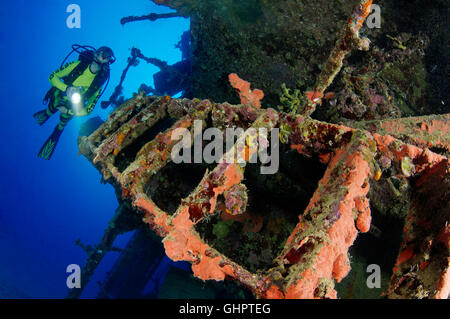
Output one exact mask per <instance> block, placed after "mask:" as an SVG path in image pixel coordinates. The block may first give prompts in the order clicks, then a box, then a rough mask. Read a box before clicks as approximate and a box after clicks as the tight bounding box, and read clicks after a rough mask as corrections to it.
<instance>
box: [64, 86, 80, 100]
mask: <svg viewBox="0 0 450 319" xmlns="http://www.w3.org/2000/svg"><path fill="white" fill-rule="evenodd" d="M78 90H79V89H78V88H77V87H76V86H68V87H67V89H66V96H67V97H68V98H69V100H70V97H71V96H72V95H73V94H74V93H76V92H78Z"/></svg>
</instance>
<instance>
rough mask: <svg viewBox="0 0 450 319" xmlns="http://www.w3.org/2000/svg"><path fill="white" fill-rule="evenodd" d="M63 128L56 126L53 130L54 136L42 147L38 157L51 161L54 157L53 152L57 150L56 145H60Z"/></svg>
mask: <svg viewBox="0 0 450 319" xmlns="http://www.w3.org/2000/svg"><path fill="white" fill-rule="evenodd" d="M63 130H64V127H63V128H60V125H59V124H58V125H56V127H55V129H54V130H53V133H52V135H50V137H49V138H48V139H47V141H45V143H44V145H42V147H41V150H40V151H39V154H38V156H39V157H40V158H43V159H46V160H49V159H50V157H52V154H53V151H54V150H55V147H56V144H57V143H58V140H59V137H60V136H61V133H62V131H63Z"/></svg>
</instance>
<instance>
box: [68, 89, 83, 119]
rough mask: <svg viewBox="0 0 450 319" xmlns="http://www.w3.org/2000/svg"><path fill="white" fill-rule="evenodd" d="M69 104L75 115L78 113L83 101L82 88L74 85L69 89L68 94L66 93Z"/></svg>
mask: <svg viewBox="0 0 450 319" xmlns="http://www.w3.org/2000/svg"><path fill="white" fill-rule="evenodd" d="M68 98H69V101H70V106H71V109H72V111H73V113H74V114H75V115H79V114H80V112H81V111H82V109H83V106H84V101H83V88H82V87H75V88H73V89H72V90H70V94H69V95H68Z"/></svg>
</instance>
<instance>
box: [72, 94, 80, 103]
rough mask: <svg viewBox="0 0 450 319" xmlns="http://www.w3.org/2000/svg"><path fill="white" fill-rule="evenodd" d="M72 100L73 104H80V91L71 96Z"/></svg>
mask: <svg viewBox="0 0 450 319" xmlns="http://www.w3.org/2000/svg"><path fill="white" fill-rule="evenodd" d="M70 102H72V104H78V103H80V102H81V94H80V93H78V92H75V93H74V94H72V96H71V97H70Z"/></svg>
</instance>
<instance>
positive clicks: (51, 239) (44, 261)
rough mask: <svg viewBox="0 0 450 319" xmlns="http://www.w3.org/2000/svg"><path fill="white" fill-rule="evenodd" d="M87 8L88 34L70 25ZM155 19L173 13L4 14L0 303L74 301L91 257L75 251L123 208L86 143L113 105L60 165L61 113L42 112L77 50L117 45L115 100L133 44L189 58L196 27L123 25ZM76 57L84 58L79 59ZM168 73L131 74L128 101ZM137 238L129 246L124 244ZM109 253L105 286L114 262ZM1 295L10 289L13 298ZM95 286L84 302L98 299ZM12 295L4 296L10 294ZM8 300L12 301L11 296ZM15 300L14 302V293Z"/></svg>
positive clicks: (64, 139) (31, 4)
mask: <svg viewBox="0 0 450 319" xmlns="http://www.w3.org/2000/svg"><path fill="white" fill-rule="evenodd" d="M71 3H75V4H78V5H79V6H80V7H81V29H69V28H68V27H67V26H66V19H67V17H68V15H69V13H66V7H67V6H68V5H69V4H71ZM150 12H157V13H165V12H171V10H170V9H169V8H166V7H162V6H157V5H155V4H153V3H152V2H151V1H148V0H132V1H117V0H114V1H107V0H95V1H89V0H70V1H63V0H42V1H29V0H14V1H12V0H6V1H2V5H1V8H0V26H1V27H0V45H1V50H0V71H1V80H0V97H1V106H0V119H1V126H0V132H1V134H0V138H1V144H0V145H1V146H2V148H1V156H0V161H1V163H0V174H1V175H0V178H1V183H0V203H1V206H0V207H1V208H0V298H5V297H16V296H19V297H29V298H62V297H65V295H66V293H67V287H66V276H67V273H66V267H67V265H69V264H79V265H83V263H84V260H85V257H86V254H85V252H84V251H83V250H82V249H81V248H80V247H78V246H76V245H75V244H74V241H75V240H76V239H77V238H81V240H82V242H83V243H85V244H96V243H97V242H98V241H99V240H100V238H101V237H102V235H103V231H104V229H105V228H106V225H107V223H108V221H109V220H110V218H111V217H112V216H113V214H114V211H115V209H116V208H117V199H116V197H115V195H114V191H113V188H112V187H111V186H110V185H103V184H101V183H100V178H101V176H100V174H99V172H98V171H97V170H96V169H95V168H94V167H93V166H92V165H91V164H90V163H89V162H88V161H87V160H86V159H85V158H84V157H83V156H78V147H77V144H76V138H77V135H78V130H79V127H80V124H81V123H83V122H85V121H86V120H87V119H88V118H90V117H94V116H100V117H102V118H103V119H106V118H107V116H108V114H109V112H111V107H110V108H108V109H107V110H102V109H101V108H100V101H99V102H98V103H97V107H96V108H95V110H94V111H93V112H92V113H91V114H90V116H89V117H83V118H77V119H73V120H71V121H70V123H69V124H68V125H67V127H66V128H65V130H64V132H63V134H62V136H61V139H60V141H59V143H58V146H57V148H56V150H55V153H54V154H53V157H52V159H51V160H50V161H45V160H42V159H39V158H38V157H37V153H38V151H39V149H40V147H41V145H42V144H43V143H44V141H45V140H46V138H47V137H48V136H49V135H50V134H51V132H52V130H53V128H54V126H55V125H56V124H57V123H58V120H59V115H56V114H55V115H54V116H53V117H52V118H51V119H50V120H49V121H48V122H47V123H45V124H44V125H43V126H42V127H39V126H38V125H37V123H36V122H35V120H34V118H33V117H32V114H33V113H35V112H36V111H38V110H40V109H43V108H44V106H43V105H42V103H41V101H42V98H43V95H44V94H45V92H46V91H47V90H48V88H49V87H50V84H49V82H48V76H49V74H50V73H51V72H53V71H54V70H55V69H57V68H58V67H59V65H60V63H61V61H62V60H63V59H64V57H65V56H66V55H67V53H68V52H69V51H70V47H71V45H72V44H74V43H79V44H86V45H91V46H94V47H100V46H104V45H106V46H109V47H111V48H112V49H113V50H114V53H115V56H116V57H117V62H116V63H115V64H113V65H112V72H111V81H110V84H109V87H108V89H107V90H106V92H105V94H104V95H103V99H104V100H106V99H108V98H109V96H110V95H111V94H112V92H113V89H114V87H115V85H116V84H117V83H118V82H119V79H120V75H121V73H122V70H123V68H124V67H125V66H126V63H127V58H128V57H129V55H130V51H129V49H130V48H131V47H133V46H136V47H138V48H139V49H141V51H142V53H143V54H144V55H146V56H149V57H156V58H160V59H163V60H165V61H167V62H168V63H169V64H172V63H175V62H177V61H179V60H181V52H180V51H179V50H178V49H175V48H174V45H175V44H176V43H177V42H178V41H179V40H180V37H181V34H182V33H183V32H184V31H186V30H188V29H189V20H188V19H183V18H172V19H165V20H158V21H155V22H150V21H142V22H134V23H129V24H126V25H125V26H122V25H121V24H120V22H119V21H120V19H121V18H122V17H124V16H129V15H143V14H148V13H150ZM74 58H76V57H74ZM157 71H158V69H157V68H156V67H154V66H152V65H148V64H145V63H143V62H141V63H140V65H139V66H138V67H137V68H132V69H130V71H129V72H128V75H127V78H126V80H125V83H124V91H123V94H124V95H125V97H130V96H131V94H132V92H136V91H137V89H138V87H139V86H140V84H141V83H146V84H153V78H152V75H153V73H154V72H157ZM128 238H129V235H124V236H122V237H121V238H119V240H118V243H117V245H116V246H121V245H122V246H124V245H125V244H126V240H127V239H128ZM114 258H115V257H114V253H110V254H107V258H106V259H105V260H104V261H103V262H102V264H101V265H100V267H99V270H98V272H97V273H96V276H94V278H93V279H92V282H93V283H95V282H96V280H98V279H99V278H100V279H101V276H102V273H103V274H104V272H105V271H106V270H108V267H110V266H111V265H112V263H113V261H114ZM1 287H9V289H10V290H8V292H6V293H5V292H4V291H5V290H4V289H3V290H2V289H1ZM96 289H97V285H96V284H93V285H92V284H90V285H89V286H88V287H87V289H86V291H85V293H84V294H83V297H94V296H95V294H96ZM2 291H3V294H2ZM5 294H6V295H5ZM8 294H9V295H8Z"/></svg>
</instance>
